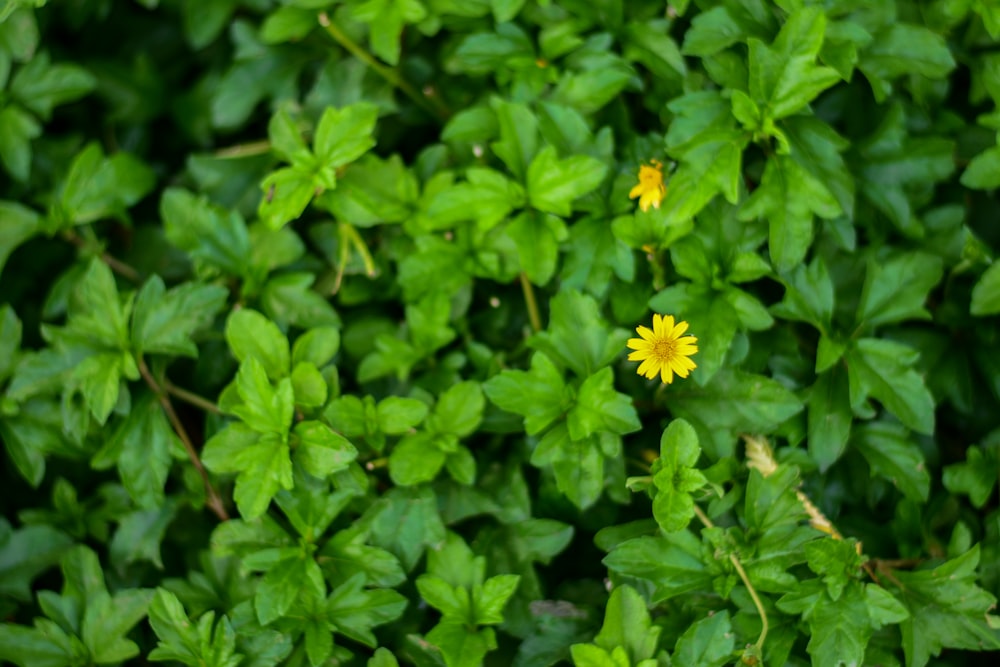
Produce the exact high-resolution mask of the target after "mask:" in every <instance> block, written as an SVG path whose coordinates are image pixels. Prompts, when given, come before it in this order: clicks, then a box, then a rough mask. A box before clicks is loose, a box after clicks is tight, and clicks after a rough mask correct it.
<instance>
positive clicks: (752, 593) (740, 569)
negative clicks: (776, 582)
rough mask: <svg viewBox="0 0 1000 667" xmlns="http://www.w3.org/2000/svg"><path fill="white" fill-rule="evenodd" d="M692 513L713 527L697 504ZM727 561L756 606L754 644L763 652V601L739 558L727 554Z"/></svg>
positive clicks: (764, 629)
mask: <svg viewBox="0 0 1000 667" xmlns="http://www.w3.org/2000/svg"><path fill="white" fill-rule="evenodd" d="M694 513H695V516H697V517H698V520H699V521H701V523H702V524H703V525H704V526H705V527H706V528H715V524H714V523H712V520H711V519H709V518H708V515H707V514H705V512H704V511H703V510H702V509H701V508H700V507H698V506H697V505H695V506H694ZM729 562H730V563H732V564H733V569H735V570H736V574H738V575H740V579H742V580H743V585H744V586H746V587H747V592H748V593H750V598H751V599H752V600H753V603H754V606H755V607H757V613H758V614H760V636H759V637H758V638H757V642H756V644H754V645H755V646H756V647H757V650H758V651H761V652H763V650H764V640H765V639H767V630H768V623H767V612H766V611H764V603H762V602H761V601H760V596H759V595H757V589H756V588H754V587H753V584H751V583H750V577H748V576H747V572H746V570H744V569H743V563H741V562H740V559H739V558H738V557H737V556H736V554H729Z"/></svg>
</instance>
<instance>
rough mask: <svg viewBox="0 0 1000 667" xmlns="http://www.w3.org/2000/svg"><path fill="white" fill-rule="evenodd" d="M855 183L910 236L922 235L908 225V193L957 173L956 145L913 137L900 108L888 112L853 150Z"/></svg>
mask: <svg viewBox="0 0 1000 667" xmlns="http://www.w3.org/2000/svg"><path fill="white" fill-rule="evenodd" d="M855 147H856V149H857V157H856V158H855V161H856V162H857V164H856V166H855V167H854V171H855V179H856V181H857V184H858V186H859V188H860V190H861V193H862V195H864V197H865V198H866V199H867V200H868V201H869V202H871V204H872V205H873V206H875V208H876V209H878V210H879V211H881V212H882V213H884V214H885V215H887V216H888V217H889V219H890V220H892V222H893V224H895V225H896V227H897V228H899V229H900V230H902V231H904V232H906V233H907V234H909V235H919V234H920V233H921V231H922V230H920V229H919V228H917V227H915V225H914V222H913V221H912V220H911V218H912V217H913V207H912V205H911V203H910V196H909V194H908V193H909V191H910V190H911V189H914V188H917V187H920V186H927V185H928V184H932V183H935V182H937V181H941V180H944V179H945V178H948V176H950V175H951V173H952V172H953V171H954V170H955V161H954V158H953V155H954V152H955V145H954V143H953V142H952V141H949V140H947V139H943V138H940V137H933V136H932V137H921V136H918V137H913V136H910V135H909V133H908V131H907V129H906V114H905V112H904V111H903V108H902V107H901V106H900V105H898V104H897V105H893V106H891V107H889V109H888V111H887V112H886V115H885V118H884V119H883V120H882V122H881V123H880V124H879V126H878V127H877V128H876V130H875V132H874V133H873V134H872V135H871V136H870V137H868V138H867V139H865V140H864V141H861V142H858V143H856V145H855Z"/></svg>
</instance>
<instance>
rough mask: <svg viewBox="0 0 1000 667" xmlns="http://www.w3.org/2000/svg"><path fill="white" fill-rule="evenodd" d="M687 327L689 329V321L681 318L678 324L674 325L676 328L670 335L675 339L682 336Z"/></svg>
mask: <svg viewBox="0 0 1000 667" xmlns="http://www.w3.org/2000/svg"><path fill="white" fill-rule="evenodd" d="M687 329H688V323H687V322H685V321H684V320H681V321H680V322H678V323H677V326H675V327H674V330H673V331H672V332H671V334H670V337H671V338H675V339H676V338H680V337H681V334H683V333H684V332H685V331H687Z"/></svg>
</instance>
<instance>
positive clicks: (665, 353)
mask: <svg viewBox="0 0 1000 667" xmlns="http://www.w3.org/2000/svg"><path fill="white" fill-rule="evenodd" d="M687 328H688V323H687V322H684V321H681V322H678V323H677V324H676V325H675V324H674V316H673V315H667V316H666V317H662V316H660V315H656V314H654V315H653V328H652V330H650V329H649V327H642V326H640V327H636V329H635V330H636V332H637V333H638V334H639V335H640V336H642V338H630V339H629V340H628V343H627V345H628V347H629V349H632V350H635V352H632V353H631V354H629V355H628V360H629V361H641V362H642V363H641V364H639V368H638V369H637V370H636V372H637V373H638V374H639V375H645V376H646V377H647V378H649V379H650V380H652V379H653V378H655V377H656V376H657V375H659V376H660V378H661V379H662V380H663V382H664V383H665V384H670V383H671V382H673V381H674V373H676V374H677V376H678V377H682V378H686V377H687V376H688V374H689V373H690V372H691V371H692V370H694V369H695V368H697V365H696V364H695V363H694V362H693V361H691V359H690V358H689V357H691V355H693V354H694V353H695V352H697V351H698V347H697V346H696V345H695V343H697V342H698V339H697V338H695V337H694V336H685V335H683V334H684V332H685V331H687Z"/></svg>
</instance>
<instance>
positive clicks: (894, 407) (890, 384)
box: [845, 338, 934, 434]
mask: <svg viewBox="0 0 1000 667" xmlns="http://www.w3.org/2000/svg"><path fill="white" fill-rule="evenodd" d="M917 356H918V355H917V352H916V351H915V350H914V349H913V348H910V347H908V346H906V345H902V344H900V343H896V342H893V341H889V340H881V339H877V338H862V339H860V340H858V341H857V342H856V343H855V344H854V347H853V348H852V349H850V350H848V352H847V354H846V356H845V358H846V360H847V368H848V373H849V378H850V395H851V406H852V408H857V407H858V406H860V405H861V404H862V403H863V402H864V400H865V399H866V398H867V397H868V396H871V397H873V398H875V399H876V400H878V401H879V402H880V403H881V404H882V405H883V407H885V409H886V410H888V411H889V412H891V413H892V414H894V415H895V416H896V417H897V418H898V419H899V421H901V422H903V424H905V425H906V426H907V427H909V428H911V429H913V430H914V431H917V432H919V433H927V434H930V433H933V432H934V397H933V396H931V393H930V391H928V390H927V387H926V386H925V384H924V379H923V378H922V377H921V376H920V374H919V373H917V371H915V370H913V365H914V363H915V362H916V360H917Z"/></svg>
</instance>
